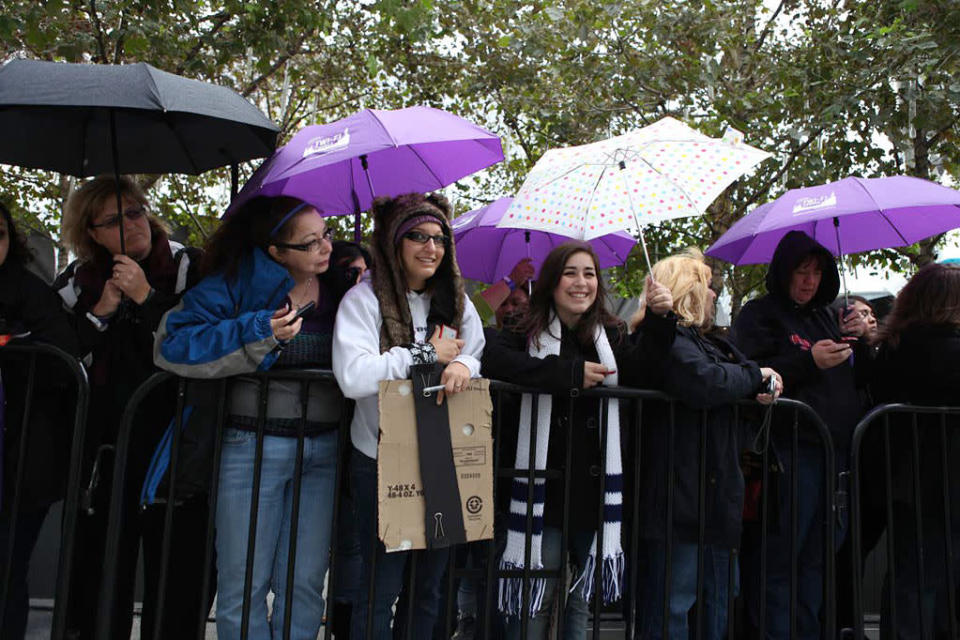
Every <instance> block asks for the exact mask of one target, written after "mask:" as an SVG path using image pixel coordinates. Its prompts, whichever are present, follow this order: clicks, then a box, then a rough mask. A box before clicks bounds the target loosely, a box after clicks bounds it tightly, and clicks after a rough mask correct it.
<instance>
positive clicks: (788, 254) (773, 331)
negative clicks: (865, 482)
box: [731, 231, 872, 453]
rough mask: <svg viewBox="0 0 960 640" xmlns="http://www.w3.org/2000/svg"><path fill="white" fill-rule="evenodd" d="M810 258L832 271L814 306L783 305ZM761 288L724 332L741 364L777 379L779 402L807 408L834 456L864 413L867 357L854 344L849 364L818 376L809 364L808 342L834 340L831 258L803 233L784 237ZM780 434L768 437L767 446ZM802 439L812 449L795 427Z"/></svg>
mask: <svg viewBox="0 0 960 640" xmlns="http://www.w3.org/2000/svg"><path fill="white" fill-rule="evenodd" d="M811 254H813V255H819V256H823V257H824V258H825V262H828V263H829V264H830V265H832V266H831V268H828V269H824V270H823V275H822V279H821V281H820V287H819V289H818V290H817V293H816V294H815V295H814V297H813V299H812V300H811V301H810V302H809V303H807V304H806V305H803V306H800V305H798V304H796V303H795V302H793V300H792V299H791V298H790V295H789V288H790V278H791V276H792V273H793V270H794V269H795V268H796V267H797V266H799V265H800V263H801V262H802V261H803V260H804V259H805V258H806V257H807V256H809V255H811ZM766 285H767V291H768V293H767V295H765V296H763V297H762V298H759V299H757V300H751V301H750V302H748V303H747V304H746V305H744V307H743V309H742V310H741V311H740V315H739V316H738V317H737V319H736V320H735V321H734V323H733V326H732V327H731V335H732V340H733V342H734V343H735V344H736V345H737V346H738V347H739V348H740V349H741V350H742V351H743V353H744V354H746V356H747V357H748V358H750V359H752V360H755V361H756V362H757V363H759V364H760V365H761V366H764V367H771V368H773V369H774V370H775V371H776V372H777V373H779V374H780V375H781V376H783V395H784V396H785V397H788V398H793V399H795V400H800V401H802V402H805V403H807V404H808V405H810V406H811V407H812V408H813V409H814V411H816V412H817V414H818V415H819V416H820V417H821V418H822V419H823V421H824V422H825V423H826V425H827V427H829V429H830V433H831V435H832V437H833V444H834V448H835V450H836V451H837V452H838V453H839V452H843V451H846V449H847V447H848V446H849V443H850V438H851V436H852V435H853V429H854V427H856V425H857V422H858V421H859V420H860V418H861V417H862V416H863V414H864V412H865V410H866V404H865V399H864V398H865V396H864V394H863V388H864V387H866V384H867V381H868V375H869V368H870V362H871V357H872V354H871V351H870V348H869V346H868V345H867V344H866V343H865V342H863V341H858V342H857V343H855V344H854V349H853V362H852V363H851V362H847V363H844V364H840V365H837V366H835V367H832V368H830V369H823V370H821V369H820V368H818V367H817V365H816V363H815V362H814V360H813V353H812V351H811V347H812V346H813V344H814V343H816V342H817V341H818V340H823V339H831V340H840V338H841V334H840V329H839V324H838V321H837V317H836V316H835V315H834V314H833V313H832V312H831V311H830V307H829V305H830V303H831V302H832V301H833V299H834V298H836V297H837V292H838V291H839V290H840V277H839V275H838V274H837V269H836V265H835V263H834V261H833V256H831V255H830V253H829V252H828V251H827V250H826V249H824V248H823V247H822V246H821V245H819V244H818V243H817V242H816V241H814V240H813V239H811V238H810V237H809V236H807V235H806V234H804V233H802V232H800V231H791V232H790V233H788V234H787V235H785V236H784V237H783V240H781V241H780V244H779V245H777V250H776V251H775V252H774V254H773V260H772V261H771V262H770V267H769V269H768V271H767V278H766ZM783 417H784V418H786V417H787V416H786V415H784V416H783ZM780 431H782V430H780V429H775V430H774V439H777V433H778V432H780ZM801 437H802V438H803V439H805V440H807V441H813V442H819V437H818V436H816V434H815V432H814V431H813V430H812V428H811V427H809V426H808V427H801Z"/></svg>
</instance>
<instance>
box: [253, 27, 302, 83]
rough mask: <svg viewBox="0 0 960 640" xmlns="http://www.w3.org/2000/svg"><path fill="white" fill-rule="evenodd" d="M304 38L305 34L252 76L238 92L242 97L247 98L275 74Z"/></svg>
mask: <svg viewBox="0 0 960 640" xmlns="http://www.w3.org/2000/svg"><path fill="white" fill-rule="evenodd" d="M305 38H306V36H302V37H301V38H300V39H299V40H297V42H296V43H294V44H293V45H291V46H290V47H289V48H288V49H287V52H286V53H284V54H283V55H282V56H280V57H279V58H277V59H276V60H275V61H274V63H273V64H272V65H270V68H269V69H267V70H266V71H264V72H263V73H261V74H260V75H259V76H257V77H256V78H254V79H253V81H251V82H250V84H248V85H247V86H246V87H244V89H243V90H242V91H241V92H240V95H242V96H243V97H244V98H247V97H249V96H250V94H251V93H253V92H254V91H256V90H257V89H258V88H259V87H260V85H261V84H263V83H264V82H265V81H266V80H267V79H269V78H270V77H271V76H272V75H273V74H275V73H276V72H277V71H278V70H279V69H280V68H281V67H282V66H283V65H285V64H286V63H287V61H288V60H290V58H292V57H293V56H295V55H296V54H297V53H299V50H300V45H302V44H303V41H304V39H305Z"/></svg>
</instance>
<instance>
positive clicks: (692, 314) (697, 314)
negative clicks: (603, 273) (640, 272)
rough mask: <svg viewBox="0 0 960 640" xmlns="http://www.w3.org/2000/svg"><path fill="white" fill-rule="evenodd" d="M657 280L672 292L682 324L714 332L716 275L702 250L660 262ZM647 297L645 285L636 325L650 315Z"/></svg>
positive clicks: (674, 308) (655, 276)
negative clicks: (712, 291) (712, 294)
mask: <svg viewBox="0 0 960 640" xmlns="http://www.w3.org/2000/svg"><path fill="white" fill-rule="evenodd" d="M653 279H654V280H656V281H657V282H659V283H660V284H662V285H664V286H665V287H667V288H668V289H670V295H671V296H673V312H674V313H675V314H677V323H678V324H680V325H683V326H685V327H696V328H697V329H701V330H704V331H706V330H709V329H710V327H711V326H712V325H713V305H711V300H710V283H711V282H712V281H713V271H711V270H710V267H709V266H707V264H706V263H705V262H704V261H703V253H702V252H701V251H700V250H699V249H696V248H689V249H685V250H683V251H681V252H680V253H678V254H676V255H672V256H670V257H668V258H664V259H663V260H660V261H658V262H657V263H655V264H654V265H653ZM646 294H647V286H646V284H644V286H643V294H641V298H640V310H639V311H637V316H638V317H637V316H635V318H634V319H635V320H636V324H639V320H642V319H643V315H644V313H645V312H646V309H645V307H646V299H647V295H646ZM633 325H634V322H633V320H632V321H631V326H633Z"/></svg>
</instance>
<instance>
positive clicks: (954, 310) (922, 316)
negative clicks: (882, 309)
mask: <svg viewBox="0 0 960 640" xmlns="http://www.w3.org/2000/svg"><path fill="white" fill-rule="evenodd" d="M917 325H950V326H953V327H956V328H960V265H955V264H941V263H935V264H928V265H927V266H925V267H923V268H922V269H920V271H918V272H917V273H916V274H915V275H914V276H913V277H912V278H910V281H909V282H908V283H907V284H906V286H904V287H903V289H901V290H900V294H899V295H897V299H896V300H895V301H894V303H893V310H892V311H891V312H890V315H888V316H887V318H886V322H885V324H884V327H883V329H882V330H881V332H880V339H881V340H882V341H883V342H886V343H887V344H889V345H890V346H892V347H896V346H897V345H898V344H900V337H901V336H902V335H903V333H904V331H906V330H907V329H909V328H911V327H913V326H917Z"/></svg>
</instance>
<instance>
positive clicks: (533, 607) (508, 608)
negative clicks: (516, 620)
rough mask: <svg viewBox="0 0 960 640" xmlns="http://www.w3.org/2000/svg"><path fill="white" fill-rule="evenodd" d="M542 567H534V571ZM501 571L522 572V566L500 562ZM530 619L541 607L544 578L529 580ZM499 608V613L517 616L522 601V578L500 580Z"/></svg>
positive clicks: (544, 584)
mask: <svg viewBox="0 0 960 640" xmlns="http://www.w3.org/2000/svg"><path fill="white" fill-rule="evenodd" d="M541 569H543V567H534V569H533V570H534V571H539V570H541ZM500 570H501V571H523V566H521V565H517V564H514V563H512V562H501V563H500ZM529 582H530V601H529V604H530V606H529V611H530V617H531V618H532V617H534V616H535V615H537V613H539V612H540V609H541V607H543V597H544V595H545V594H546V591H547V579H546V578H531V579H530V581H529ZM498 589H499V594H498V600H499V607H500V611H502V612H503V613H505V614H506V615H508V616H519V615H520V607H521V605H522V600H523V578H500V581H499V585H498Z"/></svg>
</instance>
